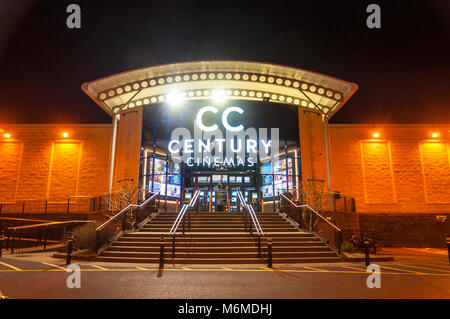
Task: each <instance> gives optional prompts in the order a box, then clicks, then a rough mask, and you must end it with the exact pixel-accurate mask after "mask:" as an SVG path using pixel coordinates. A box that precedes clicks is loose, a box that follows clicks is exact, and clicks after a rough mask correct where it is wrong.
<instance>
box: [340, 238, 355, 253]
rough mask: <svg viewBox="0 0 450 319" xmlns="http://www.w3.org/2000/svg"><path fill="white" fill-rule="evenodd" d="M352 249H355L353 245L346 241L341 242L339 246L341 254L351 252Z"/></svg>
mask: <svg viewBox="0 0 450 319" xmlns="http://www.w3.org/2000/svg"><path fill="white" fill-rule="evenodd" d="M353 248H355V246H354V245H353V243H352V242H350V241H348V240H344V241H343V242H342V245H341V251H343V252H349V251H352V250H353Z"/></svg>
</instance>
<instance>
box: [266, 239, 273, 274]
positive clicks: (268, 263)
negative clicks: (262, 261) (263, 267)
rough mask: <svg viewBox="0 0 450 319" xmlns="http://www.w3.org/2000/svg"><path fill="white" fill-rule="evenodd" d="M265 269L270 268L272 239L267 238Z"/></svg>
mask: <svg viewBox="0 0 450 319" xmlns="http://www.w3.org/2000/svg"><path fill="white" fill-rule="evenodd" d="M267 267H269V268H272V237H268V238H267Z"/></svg>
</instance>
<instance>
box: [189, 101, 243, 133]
mask: <svg viewBox="0 0 450 319" xmlns="http://www.w3.org/2000/svg"><path fill="white" fill-rule="evenodd" d="M206 112H212V113H214V114H217V112H219V110H218V109H217V108H216V107H214V106H205V107H202V108H201V109H200V111H198V113H197V117H196V118H195V123H196V124H197V126H198V127H199V128H200V129H201V130H202V131H205V132H212V131H214V130H217V129H218V128H219V127H218V126H217V124H214V125H211V126H206V125H204V124H203V120H202V118H203V114H205V113H206ZM232 112H237V113H239V114H243V113H244V110H243V109H241V108H240V107H238V106H230V107H228V108H226V109H225V111H223V113H222V124H223V126H224V127H225V128H226V129H227V130H228V131H231V132H239V131H241V130H243V129H244V126H243V125H242V124H239V125H238V126H231V125H230V124H229V123H228V115H229V114H230V113H232Z"/></svg>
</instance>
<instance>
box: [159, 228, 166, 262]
mask: <svg viewBox="0 0 450 319" xmlns="http://www.w3.org/2000/svg"><path fill="white" fill-rule="evenodd" d="M164 244H165V242H164V236H161V238H160V240H159V268H164Z"/></svg>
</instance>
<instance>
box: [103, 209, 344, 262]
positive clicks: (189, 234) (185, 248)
mask: <svg viewBox="0 0 450 319" xmlns="http://www.w3.org/2000/svg"><path fill="white" fill-rule="evenodd" d="M176 216H177V213H159V214H158V215H157V216H156V217H154V218H153V219H152V220H151V221H150V222H148V223H147V224H145V225H144V226H143V227H142V228H141V229H139V230H138V231H136V232H130V233H125V234H123V235H122V236H121V237H120V238H118V240H116V241H115V242H114V243H112V244H111V245H110V246H109V247H108V248H107V249H105V250H104V251H103V252H102V253H101V254H100V255H99V256H98V257H96V260H98V261H108V262H136V263H159V250H160V246H159V241H160V237H161V235H163V236H164V238H165V257H164V258H165V262H166V263H173V264H264V263H266V258H267V237H269V236H270V237H272V241H273V245H272V247H273V249H272V252H273V254H272V256H273V264H277V263H278V264H279V263H305V262H336V261H340V260H341V257H339V256H338V255H337V254H336V253H335V252H334V251H333V250H332V249H331V248H330V247H329V246H328V245H326V244H325V243H324V242H323V241H321V240H320V239H319V238H317V237H316V236H315V235H314V234H311V233H309V232H303V231H300V230H298V229H297V228H296V227H294V226H293V225H292V224H291V223H290V222H289V221H288V220H286V219H285V218H284V217H282V216H281V215H280V214H278V213H257V216H258V219H259V222H260V224H261V227H262V229H263V231H264V233H265V235H264V236H263V237H262V238H261V256H260V257H258V246H257V239H256V238H257V237H256V233H255V232H254V233H253V235H251V234H250V233H249V232H248V231H245V222H244V215H243V214H241V213H223V212H216V213H195V212H191V229H190V231H187V225H188V223H187V220H186V232H185V234H184V235H183V234H182V224H180V227H179V229H178V232H177V234H176V249H175V252H176V253H175V258H172V236H171V235H169V234H168V233H169V231H170V228H171V227H172V224H173V222H174V221H175V218H176Z"/></svg>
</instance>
